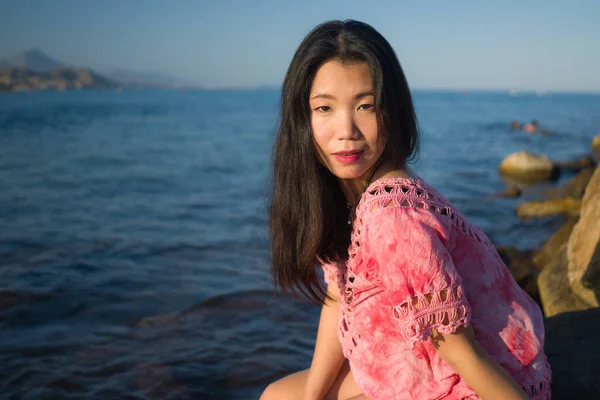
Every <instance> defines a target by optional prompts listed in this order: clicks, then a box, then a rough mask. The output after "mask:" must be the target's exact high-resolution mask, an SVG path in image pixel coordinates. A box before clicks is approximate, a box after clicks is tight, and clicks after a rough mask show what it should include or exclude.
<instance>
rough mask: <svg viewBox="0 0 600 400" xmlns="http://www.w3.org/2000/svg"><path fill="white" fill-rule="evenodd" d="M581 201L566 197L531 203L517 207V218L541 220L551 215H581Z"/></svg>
mask: <svg viewBox="0 0 600 400" xmlns="http://www.w3.org/2000/svg"><path fill="white" fill-rule="evenodd" d="M580 207H581V199H576V198H573V197H564V198H560V199H553V200H540V201H529V202H526V203H521V204H519V205H518V206H517V208H516V212H517V216H518V217H519V218H521V219H530V218H540V217H547V216H550V215H558V214H566V215H570V216H575V217H576V216H577V215H579V209H580Z"/></svg>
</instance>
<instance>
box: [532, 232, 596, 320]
mask: <svg viewBox="0 0 600 400" xmlns="http://www.w3.org/2000/svg"><path fill="white" fill-rule="evenodd" d="M567 275H568V274H567V245H566V244H565V245H563V246H562V247H561V248H560V250H559V252H558V255H557V257H556V258H554V259H553V260H551V261H550V263H549V264H548V265H546V266H545V267H544V269H543V270H542V272H540V274H539V276H538V279H537V283H538V289H539V291H540V300H541V302H542V309H543V310H544V314H545V315H546V316H547V317H552V316H554V315H557V314H560V313H564V312H569V311H578V310H586V309H588V308H590V307H589V306H588V305H587V304H586V303H584V302H583V301H581V299H579V297H578V296H577V295H576V294H575V293H574V292H573V290H572V289H571V285H569V279H568V276H567Z"/></svg>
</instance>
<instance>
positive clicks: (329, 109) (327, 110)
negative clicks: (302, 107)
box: [315, 106, 331, 112]
mask: <svg viewBox="0 0 600 400" xmlns="http://www.w3.org/2000/svg"><path fill="white" fill-rule="evenodd" d="M315 111H321V112H329V111H331V107H329V106H320V107H317V108H315Z"/></svg>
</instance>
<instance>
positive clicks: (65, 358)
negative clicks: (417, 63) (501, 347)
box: [0, 90, 600, 399]
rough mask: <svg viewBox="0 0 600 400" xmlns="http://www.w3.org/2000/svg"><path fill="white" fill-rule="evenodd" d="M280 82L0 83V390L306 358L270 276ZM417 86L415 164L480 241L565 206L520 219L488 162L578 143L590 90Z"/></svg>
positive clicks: (299, 325) (118, 391) (198, 389)
mask: <svg viewBox="0 0 600 400" xmlns="http://www.w3.org/2000/svg"><path fill="white" fill-rule="evenodd" d="M278 96H279V93H278V92H277V91H275V90H252V91H250V90H248V91H233V90H232V91H174V90H173V91H166V90H165V91H158V90H156V91H152V90H130V91H127V90H126V91H123V92H113V91H77V92H33V93H29V94H28V93H14V94H2V95H0V365H2V368H0V398H3V399H4V398H6V399H13V398H14V399H55V398H61V399H70V398H73V399H79V398H90V399H95V398H98V399H110V398H115V399H188V398H189V399H257V398H258V396H259V394H260V392H261V389H262V388H263V387H264V386H265V385H266V384H267V383H268V382H270V381H272V380H273V379H276V378H278V377H280V376H282V375H284V374H287V373H289V372H292V371H296V370H299V369H304V368H307V367H308V366H309V363H310V359H311V352H312V346H313V344H314V340H315V335H316V325H317V320H318V312H319V309H318V307H315V306H314V305H310V304H307V303H306V302H304V301H301V300H295V299H293V298H291V297H284V296H281V295H275V294H274V292H273V287H272V284H271V280H270V276H269V264H268V259H269V257H268V243H267V231H266V224H267V217H266V205H267V193H268V187H269V164H270V159H269V157H270V150H271V145H272V141H273V135H274V129H275V127H276V123H277V106H278V100H279V98H278ZM414 99H415V105H416V109H417V114H418V117H419V122H420V127H421V132H422V151H421V156H420V158H419V160H418V161H417V163H416V164H415V165H414V169H415V170H416V172H417V173H418V174H419V175H421V176H422V177H423V178H425V179H426V180H427V181H428V182H429V183H430V184H431V185H433V186H434V187H436V188H437V189H438V190H439V191H440V192H442V193H443V194H444V195H446V196H447V197H448V198H449V199H450V200H451V201H452V202H453V203H454V204H455V205H456V206H457V207H458V208H459V210H461V211H462V212H463V213H464V214H466V216H467V217H468V218H469V219H471V220H472V221H473V222H474V223H475V224H477V225H479V226H481V227H482V228H483V229H484V230H485V231H486V233H487V234H488V236H489V237H490V239H491V240H492V241H493V242H494V243H495V244H504V245H513V246H516V247H518V248H523V249H526V248H533V247H536V246H539V245H540V243H542V242H543V240H544V239H545V238H546V237H548V236H549V235H550V234H551V233H552V232H553V230H555V229H556V228H557V227H558V226H559V225H560V223H561V222H562V221H561V219H560V218H546V219H542V220H535V221H529V222H520V221H519V220H518V219H517V218H516V216H515V214H514V207H515V205H516V204H517V203H518V202H520V201H522V199H505V198H498V197H495V196H493V194H494V193H496V192H499V191H501V190H503V189H504V188H505V186H506V184H505V182H504V181H503V180H502V179H501V178H500V177H499V176H498V174H497V172H496V170H497V166H498V165H499V163H500V161H501V160H502V159H503V158H504V157H505V156H506V155H508V154H509V153H512V152H515V151H519V150H521V149H526V150H529V151H531V152H534V153H543V154H547V155H549V156H550V157H551V158H553V159H555V160H571V159H575V158H578V157H580V156H583V155H586V154H588V153H589V151H590V142H591V138H592V137H593V135H594V134H596V133H599V132H600V95H592V94H587V95H584V94H552V93H550V94H547V95H545V96H537V95H536V94H521V95H519V96H516V97H514V96H512V97H511V96H510V95H509V94H508V93H500V92H497V93H486V92H470V93H459V92H415V93H414ZM513 119H518V120H521V121H529V120H531V119H537V120H538V121H540V124H541V126H542V127H543V128H545V129H548V130H551V131H552V133H551V134H549V135H546V136H541V135H528V134H525V133H522V132H513V131H511V130H510V129H509V124H510V121H511V120H513ZM564 178H568V176H565V177H564ZM564 178H563V179H564ZM538 190H539V187H532V188H531V189H530V190H529V191H527V192H526V193H525V198H535V197H536V196H537V192H538Z"/></svg>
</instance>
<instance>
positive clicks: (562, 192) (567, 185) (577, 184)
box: [540, 167, 596, 199]
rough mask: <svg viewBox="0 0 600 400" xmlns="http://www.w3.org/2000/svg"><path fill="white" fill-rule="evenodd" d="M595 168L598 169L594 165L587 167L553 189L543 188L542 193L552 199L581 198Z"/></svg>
mask: <svg viewBox="0 0 600 400" xmlns="http://www.w3.org/2000/svg"><path fill="white" fill-rule="evenodd" d="M595 170H596V169H595V168H593V167H588V168H585V169H583V170H581V171H580V172H579V173H578V174H577V175H575V176H574V177H573V178H571V179H569V180H568V181H566V182H564V183H563V184H561V185H560V186H558V187H555V188H552V189H546V190H542V191H541V192H540V193H541V194H542V195H543V196H545V197H548V198H552V199H555V198H558V197H574V198H576V199H580V198H582V197H583V194H584V193H585V188H586V187H587V184H588V182H589V181H590V179H591V178H592V175H593V174H594V171H595Z"/></svg>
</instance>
